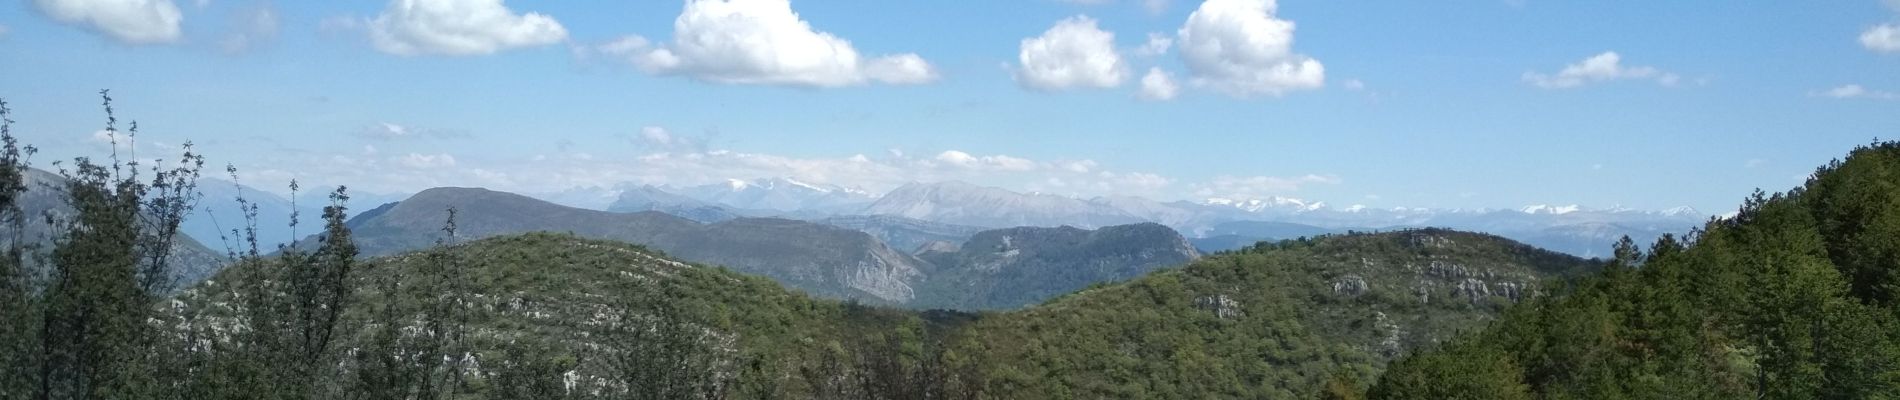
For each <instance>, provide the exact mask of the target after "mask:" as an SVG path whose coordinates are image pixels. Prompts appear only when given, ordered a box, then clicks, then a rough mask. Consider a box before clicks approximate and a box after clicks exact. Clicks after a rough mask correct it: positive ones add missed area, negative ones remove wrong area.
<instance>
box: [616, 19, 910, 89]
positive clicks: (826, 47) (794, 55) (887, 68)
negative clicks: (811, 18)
mask: <svg viewBox="0 0 1900 400" xmlns="http://www.w3.org/2000/svg"><path fill="white" fill-rule="evenodd" d="M591 51H593V52H599V53H601V54H605V55H609V56H615V57H618V58H622V59H625V60H628V61H630V62H632V63H633V64H634V65H635V66H637V67H639V68H640V69H642V70H645V71H648V72H650V73H656V74H677V75H683V76H687V77H691V78H694V79H699V80H702V81H708V82H716V83H729V84H762V85H786V86H804V87H839V86H854V85H862V84H866V83H871V82H877V83H884V84H892V85H913V84H922V83H928V82H932V81H935V80H936V79H937V72H936V68H935V67H932V66H931V65H930V63H929V62H926V61H924V59H923V57H921V56H918V55H916V54H912V53H903V54H895V55H887V56H880V57H863V56H860V55H859V54H858V50H857V49H856V48H854V47H852V45H851V42H850V41H848V40H845V39H844V38H840V37H838V36H836V35H832V34H830V33H826V32H822V31H818V30H816V29H813V28H812V26H811V24H810V23H808V22H806V21H805V20H803V19H801V18H800V17H799V16H798V13H796V12H794V11H792V5H791V2H790V1H789V0H689V1H687V2H686V8H685V10H683V11H682V12H680V15H679V18H677V19H675V20H674V21H673V42H672V43H667V44H663V45H662V44H659V43H653V42H652V41H649V40H647V39H646V38H642V37H638V36H629V37H625V38H621V39H619V40H615V41H613V42H609V43H606V44H603V45H600V46H597V47H596V48H594V49H592V50H591Z"/></svg>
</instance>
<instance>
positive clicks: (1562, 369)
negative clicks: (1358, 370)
mask: <svg viewBox="0 0 1900 400" xmlns="http://www.w3.org/2000/svg"><path fill="white" fill-rule="evenodd" d="M1896 177H1900V143H1894V142H1888V143H1877V144H1874V145H1871V146H1867V147H1862V148H1859V149H1856V150H1855V151H1854V152H1853V153H1852V154H1850V155H1849V157H1848V158H1847V159H1846V160H1844V161H1836V162H1833V163H1831V164H1829V165H1828V166H1826V167H1823V168H1821V169H1820V170H1819V171H1818V172H1816V174H1815V175H1814V177H1813V178H1812V179H1810V180H1809V182H1808V184H1807V186H1806V187H1803V188H1797V189H1795V190H1792V191H1789V192H1787V193H1783V194H1775V195H1767V194H1764V193H1761V192H1757V193H1755V194H1754V195H1753V196H1751V197H1750V198H1748V199H1747V200H1746V201H1745V202H1744V204H1743V206H1742V208H1741V210H1740V212H1738V213H1737V215H1736V216H1735V217H1733V218H1728V219H1718V220H1712V221H1710V223H1709V224H1708V226H1707V227H1706V228H1705V229H1704V231H1702V232H1700V234H1699V235H1694V236H1691V237H1690V238H1689V239H1687V240H1677V239H1676V238H1674V237H1664V238H1662V239H1661V240H1659V241H1658V242H1657V243H1656V244H1654V245H1653V246H1651V247H1650V252H1649V254H1643V253H1642V252H1640V251H1637V250H1636V246H1635V244H1634V243H1629V242H1628V241H1625V242H1624V243H1621V244H1619V245H1618V246H1617V249H1616V252H1615V253H1616V254H1617V258H1616V260H1614V261H1613V262H1612V263H1611V266H1610V267H1609V268H1606V269H1605V271H1604V272H1603V273H1602V274H1600V275H1597V276H1594V277H1591V278H1589V279H1585V280H1583V281H1581V282H1579V283H1578V284H1577V285H1576V286H1575V287H1574V288H1573V289H1572V290H1569V291H1567V292H1566V293H1563V294H1562V295H1561V296H1558V297H1555V298H1550V299H1545V300H1542V301H1537V302H1534V303H1532V304H1530V305H1526V306H1522V307H1518V308H1515V309H1514V310H1512V311H1511V312H1510V313H1509V314H1508V315H1507V316H1506V318H1505V319H1503V320H1502V321H1500V322H1499V323H1496V324H1493V325H1491V326H1490V327H1489V329H1487V330H1486V331H1485V332H1483V333H1481V334H1479V335H1478V336H1476V337H1474V338H1473V339H1472V342H1471V343H1469V344H1467V345H1464V346H1456V348H1447V349H1441V350H1438V351H1431V352H1426V353H1423V354H1417V355H1414V356H1412V357H1410V358H1408V359H1407V360H1405V361H1401V362H1399V363H1396V364H1395V366H1394V368H1393V369H1391V370H1389V371H1388V372H1387V376H1386V377H1384V378H1382V379H1381V380H1380V383H1379V385H1378V386H1376V387H1375V388H1374V390H1373V392H1374V393H1402V394H1408V395H1416V394H1419V393H1445V392H1444V391H1445V390H1452V389H1453V388H1458V387H1470V386H1475V385H1491V383H1493V382H1487V380H1493V379H1497V380H1499V381H1503V379H1502V378H1497V377H1492V376H1489V375H1481V374H1471V375H1460V374H1447V375H1438V376H1437V377H1432V376H1433V375H1431V374H1433V373H1434V372H1432V371H1433V370H1443V369H1449V368H1452V367H1453V366H1444V365H1441V364H1455V363H1459V362H1466V361H1468V360H1464V358H1466V357H1470V356H1471V355H1470V354H1458V352H1460V351H1466V352H1470V351H1483V352H1489V354H1501V355H1504V358H1506V359H1507V360H1510V361H1512V362H1513V365H1514V367H1513V369H1514V370H1513V371H1506V372H1509V373H1514V374H1518V378H1517V379H1519V380H1518V381H1516V382H1517V383H1521V384H1523V385H1525V386H1527V387H1529V388H1530V389H1531V390H1532V393H1533V394H1534V395H1536V396H1537V397H1542V398H1591V399H1616V398H1669V399H1692V398H1707V399H1727V398H1741V397H1757V398H1775V399H1798V398H1843V399H1845V398H1895V397H1900V325H1896V324H1895V321H1894V317H1895V308H1894V304H1893V295H1894V293H1895V292H1894V291H1893V288H1894V286H1893V285H1894V282H1895V276H1900V275H1897V274H1900V269H1897V268H1900V257H1896V256H1900V252H1896V251H1900V245H1896V243H1900V242H1896V240H1900V219H1896V218H1900V217H1896V216H1900V212H1897V211H1896V210H1900V186H1896V183H1897V182H1900V179H1896ZM1467 348H1469V349H1476V350H1468V349H1467ZM1500 376H1509V374H1506V375H1500ZM1421 377H1424V378H1421ZM1429 391H1438V392H1429ZM1400 397H1405V396H1400Z"/></svg>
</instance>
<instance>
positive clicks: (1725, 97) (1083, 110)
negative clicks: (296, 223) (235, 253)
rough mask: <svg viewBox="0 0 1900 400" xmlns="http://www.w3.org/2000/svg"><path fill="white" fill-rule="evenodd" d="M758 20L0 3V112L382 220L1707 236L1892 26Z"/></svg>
mask: <svg viewBox="0 0 1900 400" xmlns="http://www.w3.org/2000/svg"><path fill="white" fill-rule="evenodd" d="M411 3H413V4H411ZM127 4H129V6H128V5H127ZM407 6H413V7H407ZM784 7H787V5H786V3H785V2H784V1H783V0H730V1H729V2H728V1H717V0H706V1H692V2H677V1H640V2H572V1H520V0H512V1H507V2H505V3H503V2H501V1H498V0H457V1H451V0H392V1H391V2H380V1H378V2H369V1H361V2H269V1H241V0H209V1H196V0H181V1H167V0H141V1H132V2H106V1H97V0H26V1H18V2H11V3H10V4H4V5H0V26H3V27H4V28H0V32H4V33H0V77H4V78H0V98H4V99H6V100H7V101H9V102H10V103H11V106H12V108H13V109H14V114H15V115H14V119H15V120H18V121H19V122H18V123H17V124H16V125H15V131H16V132H17V135H19V136H21V137H22V138H23V139H24V140H26V141H28V142H31V143H33V144H36V145H38V146H40V147H41V148H42V149H43V150H44V151H43V153H42V155H41V156H40V157H39V160H40V161H42V162H44V161H48V160H50V159H53V158H67V157H71V156H76V155H98V154H102V153H103V152H104V151H106V150H107V149H108V147H106V145H104V144H101V143H99V142H98V141H96V140H95V138H94V133H95V132H96V131H98V130H99V127H100V124H101V120H102V118H101V115H100V113H99V111H98V107H97V106H96V105H97V102H98V99H97V98H96V94H95V92H96V91H97V90H98V89H102V88H110V89H112V90H113V94H114V97H115V98H116V99H117V100H118V106H119V109H120V110H121V112H122V115H121V117H124V118H129V119H136V120H139V121H140V122H141V125H142V127H143V128H144V129H145V134H146V135H145V139H144V144H143V145H142V146H141V149H140V151H141V152H142V153H141V156H146V155H150V154H158V153H163V152H165V151H166V149H168V148H169V147H167V146H175V145H176V144H177V143H180V142H183V141H185V140H192V141H194V142H195V143H197V144H198V147H199V149H200V150H202V151H204V152H205V153H208V154H210V155H211V157H212V160H213V162H215V163H218V164H220V165H221V164H223V163H232V164H235V165H236V166H238V167H239V168H240V169H241V170H243V171H245V175H246V177H245V179H246V180H247V181H249V182H250V183H253V184H257V185H259V186H271V185H273V184H274V183H275V182H281V181H285V180H288V179H291V178H296V179H299V180H301V181H304V182H306V183H314V184H318V185H331V184H349V185H352V186H354V187H358V188H359V189H361V190H366V191H370V192H386V193H393V192H408V191H415V190H419V189H423V188H427V187H432V186H445V185H455V186H485V187H491V188H496V189H502V190H512V191H520V192H527V193H548V192H557V191H561V190H564V189H568V188H572V187H587V186H611V185H615V184H619V183H629V182H631V183H654V184H675V185H687V184H697V183H707V182H714V181H719V180H723V179H727V178H759V177H772V176H789V177H796V178H800V179H804V180H812V181H819V182H825V183H834V184H840V185H847V186H860V187H864V188H866V189H871V190H874V191H875V190H886V189H889V188H891V187H894V186H895V185H899V184H902V183H904V182H908V181H933V180H946V179H959V180H967V181H972V182H976V183H981V184H989V185H996V186H1002V187H1006V188H1010V189H1015V190H1024V191H1043V192H1052V193H1061V194H1071V195H1077V196H1095V195H1109V194H1126V195H1140V196H1147V197H1152V198H1157V199H1164V200H1174V199H1200V198H1205V197H1216V196H1221V197H1261V196H1288V197H1296V198H1303V199H1308V200H1320V201H1326V202H1327V203H1328V204H1332V205H1335V206H1341V207H1343V206H1346V205H1351V204H1365V205H1369V206H1374V207H1394V206H1406V207H1464V208H1475V207H1492V208H1505V207H1511V208H1514V207H1518V206H1522V205H1526V204H1543V203H1548V204H1582V205H1584V206H1591V207H1610V206H1615V205H1622V206H1629V207H1637V208H1650V209H1661V208H1668V207H1675V206H1682V205H1687V206H1693V207H1696V208H1698V209H1701V210H1703V211H1705V212H1710V213H1720V212H1723V211H1727V210H1729V209H1732V208H1733V207H1734V206H1735V205H1736V203H1737V202H1738V201H1739V200H1740V198H1741V197H1742V196H1744V195H1746V194H1747V193H1748V192H1749V191H1751V190H1753V189H1754V188H1757V187H1760V188H1766V189H1769V190H1781V189H1786V188H1789V187H1792V186H1795V185H1798V184H1799V183H1800V178H1801V177H1802V176H1804V175H1805V174H1806V173H1808V172H1810V171H1812V170H1813V168H1814V167H1816V166H1818V165H1820V164H1822V163H1825V162H1826V161H1827V160H1829V159H1831V158H1835V157H1838V156H1840V155H1842V154H1844V153H1845V152H1846V151H1847V150H1849V149H1851V148H1852V147H1853V146H1855V145H1857V144H1863V143H1867V142H1869V141H1870V140H1872V139H1873V138H1875V137H1883V138H1893V137H1896V136H1900V129H1897V128H1900V95H1896V94H1895V93H1896V92H1900V32H1896V31H1897V29H1895V27H1896V26H1900V2H1893V1H1889V2H1885V3H1883V2H1882V1H1878V0H1865V1H1838V2H1773V3H1769V2H1751V3H1749V4H1748V5H1747V6H1746V7H1741V6H1738V5H1737V4H1736V3H1729V2H1647V1H1614V2H1552V1H1538V0H1522V1H1493V0H1471V1H1313V0H1284V1H1280V2H1278V3H1277V4H1276V3H1272V2H1268V1H1264V0H1217V1H1214V2H1209V3H1202V2H1196V1H1187V0H1174V1H1158V0H1155V1H1151V0H1094V1H1054V0H1010V1H955V2H935V1H932V2H925V1H889V2H836V1H833V2H818V1H794V2H791V3H790V4H789V10H790V11H791V12H784ZM405 10H408V11H405ZM793 13H795V14H793ZM1196 15H1198V16H1200V17H1203V18H1199V19H1197V18H1195V16H1196ZM700 17H706V18H700ZM1195 21H1201V22H1199V23H1197V22H1195ZM676 22H678V23H676ZM800 23H803V24H804V25H799V24H800ZM458 24H460V25H458ZM1288 24H1290V26H1291V27H1292V28H1291V29H1290V30H1288V29H1284V28H1285V25H1288ZM1107 34H1112V39H1108V37H1107V36H1105V35H1107ZM1151 34H1153V35H1154V36H1155V37H1158V38H1160V39H1163V40H1161V41H1166V42H1168V45H1167V46H1158V43H1159V42H1161V41H1151V37H1150V36H1151ZM682 38H709V39H708V40H709V41H707V42H693V41H691V40H682ZM734 38H742V39H746V40H750V41H749V42H748V41H745V40H741V41H737V42H733V41H730V40H729V41H725V42H720V40H726V39H734ZM720 43H727V44H730V43H738V44H735V45H732V46H725V47H721V45H720ZM747 43H752V45H757V43H770V44H769V45H757V46H754V47H746V46H751V45H748V44H747ZM1195 43H1199V44H1210V43H1222V44H1225V45H1226V47H1224V48H1212V49H1214V50H1209V49H1210V47H1206V46H1201V47H1195V46H1193V44H1195ZM839 44H842V45H843V46H845V47H848V49H849V51H850V52H851V53H855V55H856V58H855V60H850V59H847V57H843V56H841V55H840V54H839V53H838V52H837V49H838V47H837V46H838V45H839ZM759 46H763V47H759ZM1309 62H1310V64H1309ZM807 67H808V68H807ZM1275 71H1279V73H1276V72H1275ZM1566 71H1568V72H1566ZM1151 73H1153V74H1154V75H1159V76H1165V77H1166V78H1167V79H1166V80H1167V81H1169V82H1170V83H1171V85H1159V84H1158V83H1159V82H1154V80H1150V79H1144V78H1152V77H1153V76H1151ZM1163 86H1172V87H1173V88H1174V90H1172V93H1166V95H1164V94H1163V92H1167V91H1165V90H1162V87H1163Z"/></svg>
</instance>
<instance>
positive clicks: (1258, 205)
mask: <svg viewBox="0 0 1900 400" xmlns="http://www.w3.org/2000/svg"><path fill="white" fill-rule="evenodd" d="M1201 204H1202V205H1208V206H1222V207H1232V208H1236V209H1240V210H1241V211H1246V212H1250V213H1257V212H1262V211H1266V210H1269V209H1285V210H1289V211H1315V210H1319V209H1322V208H1325V207H1326V202H1323V201H1320V202H1311V203H1309V202H1307V201H1305V200H1300V199H1295V198H1290V197H1279V196H1271V197H1266V198H1260V199H1233V198H1227V197H1212V198H1208V199H1207V200H1203V201H1201Z"/></svg>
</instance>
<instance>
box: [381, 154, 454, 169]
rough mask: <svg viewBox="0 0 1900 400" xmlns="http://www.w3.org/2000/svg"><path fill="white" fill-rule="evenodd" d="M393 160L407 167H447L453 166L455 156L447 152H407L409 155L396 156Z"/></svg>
mask: <svg viewBox="0 0 1900 400" xmlns="http://www.w3.org/2000/svg"><path fill="white" fill-rule="evenodd" d="M395 161H396V163H397V164H400V165H402V166H405V167H409V168H417V169H427V168H447V167H453V166H455V156H451V155H448V154H418V153H409V155H406V156H402V157H396V158H395Z"/></svg>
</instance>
